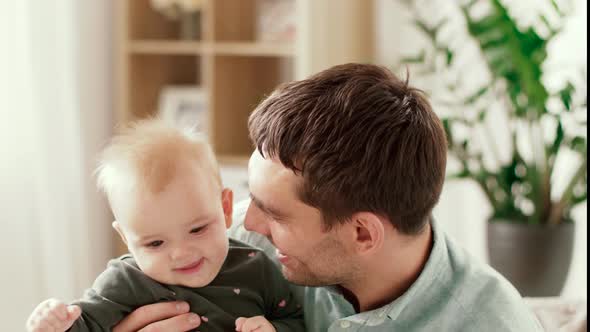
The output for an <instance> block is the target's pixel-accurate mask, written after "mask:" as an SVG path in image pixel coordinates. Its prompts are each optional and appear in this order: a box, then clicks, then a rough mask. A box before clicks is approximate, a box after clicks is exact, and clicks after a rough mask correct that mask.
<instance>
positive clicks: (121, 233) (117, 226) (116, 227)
mask: <svg viewBox="0 0 590 332" xmlns="http://www.w3.org/2000/svg"><path fill="white" fill-rule="evenodd" d="M111 225H113V228H114V229H115V230H116V231H117V233H119V236H120V237H121V240H123V243H125V245H127V246H128V244H127V238H126V237H125V234H124V233H123V230H122V229H121V225H120V224H119V222H118V221H116V220H115V221H113V223H112V224H111Z"/></svg>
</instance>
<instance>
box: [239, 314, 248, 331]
mask: <svg viewBox="0 0 590 332" xmlns="http://www.w3.org/2000/svg"><path fill="white" fill-rule="evenodd" d="M246 319H247V318H246V317H238V319H236V331H238V332H241V331H242V325H244V322H245V321H246Z"/></svg>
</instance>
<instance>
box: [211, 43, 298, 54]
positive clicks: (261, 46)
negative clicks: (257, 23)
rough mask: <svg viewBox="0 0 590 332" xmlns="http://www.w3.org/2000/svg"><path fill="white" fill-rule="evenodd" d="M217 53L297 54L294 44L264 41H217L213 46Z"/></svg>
mask: <svg viewBox="0 0 590 332" xmlns="http://www.w3.org/2000/svg"><path fill="white" fill-rule="evenodd" d="M213 52H214V53H215V54H217V55H249V56H286V57H290V56H295V48H294V47H293V45H290V44H285V43H280V44H279V43H264V42H217V43H215V44H214V46H213Z"/></svg>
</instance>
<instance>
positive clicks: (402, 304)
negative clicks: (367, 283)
mask: <svg viewBox="0 0 590 332" xmlns="http://www.w3.org/2000/svg"><path fill="white" fill-rule="evenodd" d="M430 225H431V230H432V241H433V244H432V249H431V250H430V255H429V256H428V260H427V261H426V264H425V265H424V268H423V269H422V272H420V275H419V276H418V278H417V279H416V281H414V283H413V284H412V285H411V286H410V288H408V290H407V291H406V292H405V293H404V294H402V296H400V297H398V298H397V299H395V300H394V301H393V302H391V303H390V304H388V305H386V306H385V307H387V309H386V310H387V311H388V313H387V316H388V317H389V318H390V319H392V320H396V319H397V318H398V317H399V316H400V315H401V314H402V312H403V311H404V309H405V308H406V307H408V306H410V305H411V302H412V301H413V300H416V299H422V298H424V297H425V296H428V295H427V294H426V292H427V290H428V288H429V287H431V285H432V283H433V281H434V280H435V279H436V278H437V275H438V274H439V273H441V272H442V265H443V262H444V257H445V252H446V251H447V248H446V242H445V238H444V233H443V231H442V230H441V229H440V228H439V226H438V223H437V222H436V221H435V220H434V219H432V221H431V223H430ZM385 307H384V309H385Z"/></svg>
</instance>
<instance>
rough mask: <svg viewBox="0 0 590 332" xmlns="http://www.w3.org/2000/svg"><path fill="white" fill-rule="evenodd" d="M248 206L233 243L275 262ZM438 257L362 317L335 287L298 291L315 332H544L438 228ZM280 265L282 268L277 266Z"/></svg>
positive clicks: (501, 283)
mask: <svg viewBox="0 0 590 332" xmlns="http://www.w3.org/2000/svg"><path fill="white" fill-rule="evenodd" d="M248 203H249V202H248V201H245V202H240V203H239V204H237V205H236V206H235V209H234V210H235V213H234V224H233V226H232V227H231V229H230V230H229V231H228V232H229V235H230V236H231V237H234V238H236V239H238V240H241V241H244V242H246V243H248V244H250V245H253V246H256V247H259V248H261V249H262V250H264V251H265V252H266V253H267V254H268V255H269V256H270V257H273V258H275V256H276V255H275V249H274V247H273V246H272V244H270V242H269V241H268V240H267V239H266V238H264V237H262V236H260V235H259V234H257V233H253V232H248V231H246V230H245V229H244V227H243V221H244V216H245V213H246V210H247V207H248ZM432 231H433V241H434V243H433V246H432V251H431V252H430V256H429V258H428V261H427V262H426V265H425V266H424V269H423V270H422V272H421V273H420V276H419V277H418V279H416V281H415V282H414V283H413V284H412V286H410V288H409V289H408V290H407V291H406V292H405V293H404V294H403V295H402V296H400V297H399V298H397V299H396V300H394V301H393V302H391V303H389V304H387V305H385V306H383V307H381V308H378V309H375V310H371V311H366V312H361V313H356V312H355V311H354V308H353V307H352V305H351V304H350V303H349V302H348V301H346V300H345V299H344V297H343V296H342V295H341V294H340V293H339V292H338V291H337V290H336V289H335V288H333V287H299V286H293V288H294V291H295V293H296V294H297V296H298V297H300V303H303V309H304V314H305V323H306V326H307V330H308V331H312V332H316V331H317V332H325V331H328V332H340V331H341V332H352V331H355V332H356V331H359V332H361V331H362V332H365V331H367V332H369V331H371V332H377V331H402V332H410V331H453V332H455V331H457V332H461V331H477V332H488V331H489V332H499V331H514V332H529V331H531V332H532V331H543V329H542V327H541V325H540V323H539V322H538V320H537V319H536V317H535V315H534V314H533V312H532V311H531V310H530V309H529V308H528V307H527V306H526V304H525V303H524V301H523V299H522V297H521V296H520V295H519V293H518V292H517V291H516V289H514V287H513V286H512V285H511V284H510V283H509V282H508V281H507V280H506V279H504V278H503V277H502V276H501V275H500V274H499V273H498V272H496V271H495V270H493V269H492V268H491V267H489V266H488V265H486V264H484V263H481V262H479V261H478V260H476V259H475V258H473V257H472V256H470V255H469V254H468V253H467V252H466V251H465V250H463V249H462V248H460V247H459V246H457V245H456V244H455V243H454V242H453V241H452V240H451V239H450V238H449V237H448V236H447V235H446V234H444V232H443V231H442V229H441V228H440V226H438V225H437V223H436V222H433V223H432ZM276 263H277V264H278V262H276Z"/></svg>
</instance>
